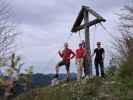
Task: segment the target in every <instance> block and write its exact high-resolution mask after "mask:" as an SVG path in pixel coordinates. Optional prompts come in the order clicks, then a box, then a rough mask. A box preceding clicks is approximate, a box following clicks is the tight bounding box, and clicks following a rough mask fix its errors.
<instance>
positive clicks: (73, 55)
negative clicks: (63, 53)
mask: <svg viewBox="0 0 133 100" xmlns="http://www.w3.org/2000/svg"><path fill="white" fill-rule="evenodd" d="M71 54H72V56H71V59H73V58H74V57H75V53H74V52H73V51H72V50H71Z"/></svg>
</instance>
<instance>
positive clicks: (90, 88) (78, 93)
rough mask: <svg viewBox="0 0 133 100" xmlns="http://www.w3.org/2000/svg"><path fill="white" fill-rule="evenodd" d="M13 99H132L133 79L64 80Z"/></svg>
mask: <svg viewBox="0 0 133 100" xmlns="http://www.w3.org/2000/svg"><path fill="white" fill-rule="evenodd" d="M14 100H133V80H130V81H128V82H121V81H115V80H114V81H113V80H103V79H101V78H94V79H91V80H82V81H80V82H78V81H73V82H70V83H65V82H64V83H61V84H60V85H58V86H55V87H46V88H38V89H35V90H32V91H30V92H28V93H24V94H22V95H20V96H18V97H17V98H15V99H14Z"/></svg>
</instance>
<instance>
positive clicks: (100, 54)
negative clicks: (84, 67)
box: [92, 42, 105, 77]
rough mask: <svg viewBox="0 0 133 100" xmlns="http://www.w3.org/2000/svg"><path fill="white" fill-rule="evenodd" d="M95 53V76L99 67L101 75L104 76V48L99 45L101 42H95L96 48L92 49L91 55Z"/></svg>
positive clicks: (97, 74)
mask: <svg viewBox="0 0 133 100" xmlns="http://www.w3.org/2000/svg"><path fill="white" fill-rule="evenodd" d="M94 55H95V61H94V63H95V69H96V76H99V69H100V72H101V76H102V77H105V73H104V59H105V50H104V48H102V47H101V42H97V48H96V49H95V50H94V53H93V54H92V57H93V56H94Z"/></svg>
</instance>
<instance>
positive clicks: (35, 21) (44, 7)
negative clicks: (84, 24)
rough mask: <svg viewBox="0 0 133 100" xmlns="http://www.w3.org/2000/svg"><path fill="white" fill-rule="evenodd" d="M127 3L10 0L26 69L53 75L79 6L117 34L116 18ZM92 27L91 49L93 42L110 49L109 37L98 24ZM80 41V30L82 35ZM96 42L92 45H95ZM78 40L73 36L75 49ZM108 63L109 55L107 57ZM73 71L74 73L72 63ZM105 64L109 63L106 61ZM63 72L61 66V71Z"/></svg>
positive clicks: (72, 0)
mask: <svg viewBox="0 0 133 100" xmlns="http://www.w3.org/2000/svg"><path fill="white" fill-rule="evenodd" d="M125 4H128V2H127V0H115V2H114V0H12V1H11V7H12V10H13V21H14V23H15V24H16V26H17V30H18V31H19V32H21V35H19V37H18V38H17V42H16V43H17V52H18V54H19V55H21V56H22V57H23V61H24V62H25V64H26V65H25V67H24V68H26V67H27V66H28V65H34V72H40V73H53V72H54V66H55V64H56V63H57V62H58V61H59V60H60V58H59V56H58V54H57V52H58V50H59V49H61V48H62V47H63V43H64V42H65V40H66V39H67V37H68V36H69V35H70V33H71V32H70V30H71V28H72V25H73V23H74V21H75V19H76V17H77V15H78V12H79V10H80V9H81V6H82V5H86V6H90V7H91V8H93V9H95V10H96V11H97V12H98V13H99V14H101V16H103V17H104V18H105V19H106V20H107V22H106V23H104V25H105V26H106V27H107V28H108V30H109V31H110V32H111V33H113V34H114V35H115V34H118V33H117V25H118V17H117V16H116V13H119V11H120V9H121V8H122V7H123V5H125ZM94 31H95V27H93V28H91V48H92V50H93V49H94V44H95V43H96V41H102V43H103V47H104V48H105V49H106V50H107V51H106V52H107V53H108V51H109V50H110V41H111V38H110V36H109V34H108V33H106V32H105V31H104V30H103V29H102V28H101V26H100V25H98V26H97V30H96V31H95V33H94ZM81 34H82V39H83V34H84V33H83V31H82V32H81ZM94 41H95V42H94ZM79 42H80V39H79V37H78V34H74V35H73V36H72V38H71V40H70V41H69V43H70V47H71V48H72V49H73V50H75V49H76V48H77V45H78V43H79ZM106 59H107V61H108V59H109V58H108V56H107V57H106ZM72 62H73V64H72V68H71V69H72V72H75V71H76V67H75V66H74V65H75V64H74V61H72ZM106 63H108V62H106ZM61 72H64V67H63V68H61Z"/></svg>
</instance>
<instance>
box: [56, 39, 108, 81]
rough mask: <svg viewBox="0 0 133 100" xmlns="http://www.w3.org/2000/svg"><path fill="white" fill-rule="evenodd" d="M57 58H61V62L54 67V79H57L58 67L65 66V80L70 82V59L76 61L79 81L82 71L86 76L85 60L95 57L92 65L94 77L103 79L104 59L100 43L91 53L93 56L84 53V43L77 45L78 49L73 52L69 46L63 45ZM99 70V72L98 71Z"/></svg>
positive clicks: (103, 51)
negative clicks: (94, 72)
mask: <svg viewBox="0 0 133 100" xmlns="http://www.w3.org/2000/svg"><path fill="white" fill-rule="evenodd" d="M58 53H59V56H60V57H61V58H62V60H61V61H60V62H59V63H58V64H57V65H56V67H55V68H56V75H55V77H56V78H58V77H59V67H61V66H63V65H65V67H66V71H67V80H68V81H69V80H71V74H70V62H71V59H74V58H75V60H76V64H77V80H80V79H81V78H82V76H83V70H84V74H85V75H86V72H87V70H88V69H87V68H86V67H88V66H86V59H87V57H89V58H90V59H91V58H92V57H93V56H95V60H94V64H95V70H96V76H100V72H101V76H102V77H105V73H104V58H105V50H104V48H102V47H101V42H97V48H96V49H95V50H94V51H93V54H92V55H91V54H89V55H87V52H86V43H85V41H84V40H83V41H82V42H81V43H80V44H79V48H78V49H77V50H76V51H75V52H74V51H72V49H70V48H69V44H68V43H65V44H64V49H63V50H62V51H59V52H58ZM99 69H100V70H99Z"/></svg>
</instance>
